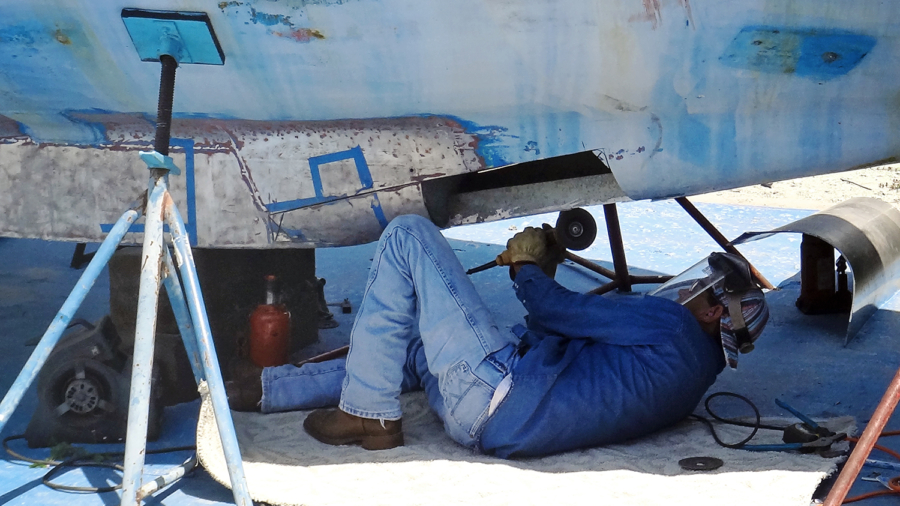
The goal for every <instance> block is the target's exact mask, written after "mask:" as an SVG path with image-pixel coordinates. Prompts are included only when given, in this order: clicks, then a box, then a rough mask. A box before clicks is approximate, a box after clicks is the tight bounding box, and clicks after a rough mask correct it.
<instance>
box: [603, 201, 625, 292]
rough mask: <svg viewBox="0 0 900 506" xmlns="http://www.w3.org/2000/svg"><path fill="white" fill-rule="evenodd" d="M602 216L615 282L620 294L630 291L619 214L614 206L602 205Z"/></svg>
mask: <svg viewBox="0 0 900 506" xmlns="http://www.w3.org/2000/svg"><path fill="white" fill-rule="evenodd" d="M603 216H604V218H606V233H607V234H608V235H609V249H610V250H611V251H612V257H613V268H615V270H616V276H615V278H614V279H615V280H616V281H618V282H619V285H618V288H619V291H620V292H630V291H631V280H630V279H629V277H628V263H627V262H626V260H625V244H624V243H623V242H622V229H621V228H620V227H619V212H618V211H617V210H616V205H615V204H603Z"/></svg>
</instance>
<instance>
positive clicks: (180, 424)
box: [0, 201, 900, 506]
mask: <svg viewBox="0 0 900 506" xmlns="http://www.w3.org/2000/svg"><path fill="white" fill-rule="evenodd" d="M698 208H700V210H701V211H702V212H703V213H704V214H706V216H707V217H708V218H709V219H710V220H711V221H712V222H713V223H714V224H716V225H717V226H718V227H719V228H720V230H721V231H722V232H723V233H724V234H725V235H726V236H727V237H732V238H733V237H736V236H737V235H739V234H740V233H742V232H744V231H751V230H767V229H770V228H774V227H777V226H780V225H783V224H786V223H788V222H791V221H793V220H796V219H798V218H800V217H803V216H806V215H808V214H810V211H802V210H784V209H767V208H755V207H741V206H724V205H712V204H707V205H703V204H699V205H698ZM591 211H592V213H593V214H594V215H595V216H596V217H597V219H598V225H599V227H600V234H599V237H598V240H597V242H596V243H595V244H594V246H592V247H591V248H590V249H588V250H585V251H582V252H580V253H579V254H580V255H581V256H584V257H587V258H592V259H597V260H599V261H600V263H601V265H604V266H606V267H609V268H611V264H610V263H609V259H610V254H609V245H608V243H607V241H606V237H605V233H604V231H605V225H604V223H603V218H602V215H603V214H602V210H601V208H591ZM619 217H620V220H621V225H622V232H623V235H624V240H625V245H626V256H627V258H628V263H629V264H630V265H631V266H633V268H634V272H635V273H668V274H673V273H677V272H679V271H681V270H683V269H684V268H686V267H688V266H690V265H692V264H693V263H695V262H696V261H697V260H699V259H700V258H702V257H703V256H705V255H706V254H707V253H709V252H710V251H714V250H717V247H716V245H715V244H714V243H713V242H712V240H711V239H709V238H708V237H707V236H706V234H705V233H704V232H703V231H702V230H700V228H699V227H698V226H697V225H696V224H694V222H693V221H691V219H690V218H689V217H688V216H687V215H686V214H685V213H684V212H683V211H682V210H681V208H680V207H679V206H678V205H677V204H675V203H674V202H668V201H666V202H655V203H632V204H623V205H620V206H619ZM555 220H556V216H555V214H549V215H542V216H535V217H530V218H527V219H517V220H508V221H503V222H497V223H491V224H482V225H476V226H467V227H459V228H456V229H452V230H449V231H447V232H446V235H447V237H448V238H450V239H451V243H452V245H453V247H454V249H456V251H457V253H458V255H459V258H460V260H461V261H462V263H463V265H465V266H466V267H474V266H477V265H481V264H483V263H485V262H487V261H489V260H492V259H493V258H494V256H496V255H497V254H498V253H499V252H500V251H501V250H502V249H503V246H502V245H504V244H505V243H506V240H507V239H508V238H509V237H511V236H512V235H513V234H514V233H515V231H516V230H521V229H522V228H524V227H525V226H529V225H535V226H539V225H540V224H541V223H543V222H547V223H551V224H553V223H554V222H555ZM799 244H800V238H799V236H792V235H790V234H783V235H780V236H775V237H773V238H769V239H765V240H762V241H759V242H756V243H751V244H748V245H745V246H742V247H741V250H742V251H743V252H744V254H745V255H746V256H747V257H748V258H749V259H750V260H751V262H753V263H754V265H755V266H756V267H757V268H758V269H759V270H760V271H762V273H763V274H764V275H765V276H766V277H767V278H768V279H769V280H770V281H772V282H773V283H774V284H776V285H780V287H781V290H779V291H777V292H771V293H769V294H768V295H767V299H768V301H769V303H770V306H771V310H772V319H771V320H770V321H771V323H770V324H769V327H768V329H767V331H766V332H765V333H764V334H763V336H762V338H761V340H760V341H759V342H758V343H757V348H756V351H754V352H753V353H752V354H750V355H746V356H744V357H742V359H741V365H740V368H739V369H738V370H737V371H724V372H723V373H722V374H721V375H720V378H719V380H718V382H717V383H716V384H715V385H714V386H713V387H712V389H711V390H710V392H715V391H731V392H736V393H740V394H742V395H745V396H747V397H749V398H750V399H751V400H753V402H754V403H756V405H757V406H758V407H759V409H760V411H761V412H762V413H763V415H773V416H789V413H787V412H785V411H783V410H781V409H779V408H778V407H777V406H776V405H775V403H774V399H775V398H779V399H781V400H783V401H786V402H787V403H788V404H790V405H792V406H793V407H795V408H796V409H798V410H800V411H802V412H804V413H806V414H808V415H809V416H812V417H813V418H817V417H831V416H838V415H853V416H855V417H856V418H857V420H858V422H859V424H860V427H863V426H864V424H865V422H866V421H867V420H868V418H869V416H871V414H872V412H873V411H874V409H875V406H876V405H877V403H878V401H879V399H880V398H881V396H882V394H883V392H884V389H885V388H886V386H887V385H888V383H889V382H890V380H891V378H892V377H893V375H894V373H895V372H896V370H897V368H898V366H900V347H898V346H897V343H896V338H895V336H897V335H900V296H898V297H895V298H894V299H892V300H891V301H889V302H888V303H887V304H886V305H885V307H884V308H882V309H881V310H880V311H879V312H878V313H876V315H875V316H874V317H873V318H872V319H871V320H870V321H869V323H868V324H867V325H866V326H865V327H864V328H863V330H862V331H861V333H860V334H859V336H858V337H857V338H856V339H855V340H854V341H852V342H851V343H850V344H849V345H848V346H846V347H844V346H843V339H844V330H845V329H846V323H847V321H846V317H845V316H817V317H808V316H804V315H802V314H800V313H799V312H798V311H797V310H796V309H795V308H794V305H793V304H794V300H796V298H797V295H798V293H799V282H798V280H797V276H796V274H797V272H798V270H799ZM73 249H74V246H73V245H72V244H67V243H48V242H42V241H32V240H13V239H0V356H2V357H3V358H4V362H3V367H2V368H0V391H2V392H5V391H6V390H7V389H8V388H9V386H10V385H11V383H12V382H13V380H14V379H15V377H16V375H17V374H18V372H19V370H20V368H21V366H22V364H24V362H25V360H26V359H27V358H28V356H29V354H30V353H31V351H32V350H33V346H25V345H24V344H23V343H25V342H27V341H28V340H31V339H33V338H34V337H35V336H40V335H41V334H42V333H43V332H44V330H46V327H47V325H48V324H49V322H50V320H51V319H52V318H53V316H54V315H55V313H56V311H57V310H58V309H59V307H60V306H61V305H62V303H63V301H64V299H65V297H66V296H67V295H68V292H69V290H70V289H71V288H72V286H74V284H75V282H76V280H77V279H78V277H79V276H80V274H81V271H75V270H72V269H70V268H69V267H68V265H69V261H70V259H71V255H72V252H73ZM89 249H90V248H89ZM373 250H374V245H373V244H369V245H362V246H354V247H349V248H340V249H329V250H319V251H318V252H317V255H316V261H317V273H318V275H319V276H320V277H324V278H326V279H327V280H328V283H327V285H326V287H325V290H326V298H327V299H328V300H329V301H332V300H334V301H339V300H342V299H344V298H348V299H350V301H351V303H352V305H353V308H354V311H353V313H354V314H349V315H345V314H341V313H340V312H337V311H336V312H335V317H336V319H337V320H338V321H339V322H340V323H341V326H340V327H338V328H336V329H330V330H327V331H322V332H321V333H320V342H319V343H317V344H315V345H313V346H310V347H309V348H308V349H305V350H303V354H304V355H313V354H316V353H319V352H321V351H324V350H327V349H331V348H334V347H337V346H340V345H341V344H344V343H345V342H346V341H347V338H348V334H349V331H350V326H351V325H352V321H353V318H354V316H355V310H356V308H358V307H359V303H360V300H361V297H362V289H363V287H364V283H365V278H366V275H367V270H368V263H369V259H370V258H371V255H372V252H373ZM557 279H559V280H560V282H562V283H563V284H564V285H566V286H568V287H570V288H572V289H576V290H588V289H591V288H594V287H595V286H597V285H598V284H602V283H605V282H606V281H607V280H605V279H603V278H601V277H599V276H597V275H595V274H593V273H590V272H587V271H585V270H584V269H582V268H580V267H577V266H574V265H563V266H561V267H560V268H559V271H558V275H557ZM473 281H474V282H475V284H476V286H478V288H479V291H480V292H481V293H482V295H483V297H484V299H485V301H486V302H487V304H488V305H489V306H490V308H491V309H492V311H493V312H494V314H495V315H496V316H497V321H498V324H500V325H501V326H511V325H513V324H514V323H517V322H518V321H520V319H521V316H522V315H523V314H524V310H523V309H522V307H521V305H520V304H519V303H518V301H517V300H516V299H515V297H514V295H513V293H512V290H511V289H510V285H511V282H510V281H509V278H508V276H507V273H506V271H505V269H500V268H498V269H492V270H489V271H485V272H482V273H478V274H474V275H473ZM646 288H648V287H637V288H636V289H639V290H644V289H646ZM616 296H624V295H616ZM108 297H109V287H108V279H107V277H106V276H105V275H104V276H103V277H101V279H100V280H98V282H97V284H96V286H95V287H94V289H93V290H92V292H91V294H90V295H89V296H88V299H87V300H86V301H85V303H84V305H83V306H82V308H81V310H80V311H79V313H78V314H77V316H78V317H81V318H85V319H87V320H90V321H95V320H97V319H99V318H100V317H101V316H103V315H104V314H105V313H106V312H107V311H108ZM34 407H35V396H34V387H32V391H31V392H30V393H29V395H26V397H25V399H24V400H23V402H22V403H21V404H20V406H19V408H18V409H17V411H16V413H15V415H14V416H13V418H12V419H11V420H10V422H9V423H8V425H7V427H6V428H5V430H4V431H3V432H2V434H0V436H2V437H6V436H8V435H12V434H18V433H21V432H23V431H24V428H25V426H26V425H27V423H28V419H29V418H30V416H31V413H32V411H33V410H34ZM197 409H198V404H197V402H193V403H186V404H181V405H178V406H173V407H170V408H167V409H166V412H165V418H164V428H163V435H162V437H161V438H160V441H158V442H156V443H153V444H151V446H150V448H162V447H170V446H181V445H190V444H193V439H194V434H193V430H194V425H195V422H196V413H197ZM700 409H702V408H700ZM722 409H724V410H725V412H726V414H732V415H739V414H748V413H747V412H745V411H742V410H741V409H740V407H739V406H723V407H722ZM898 419H900V417H894V419H893V420H892V421H891V423H890V424H889V428H893V429H897V428H900V422H898V421H897V420H898ZM887 443H888V445H889V446H892V447H894V448H895V449H896V448H898V447H900V442H898V443H891V442H890V441H889V440H888V441H887ZM13 447H14V448H15V449H16V450H17V451H20V452H22V453H26V454H27V455H29V456H32V457H35V458H42V457H45V456H47V452H46V451H40V450H29V449H27V448H26V447H25V445H24V444H23V443H22V442H21V441H16V442H13ZM91 450H94V451H116V450H118V451H121V447H116V446H112V445H110V446H104V447H96V446H95V447H91ZM189 455H190V452H179V453H174V454H166V455H150V456H148V458H147V462H148V474H152V473H159V472H161V471H162V470H164V469H168V468H169V467H171V466H172V465H175V464H178V463H180V462H182V461H183V460H185V459H186V458H187V457H188V456H189ZM873 457H876V458H880V459H883V460H887V459H888V457H887V456H884V455H875V454H873ZM870 471H871V470H869V469H864V474H867V473H869V472H870ZM45 472H46V469H35V468H31V467H30V466H29V464H27V463H22V462H20V461H17V460H15V459H12V458H11V457H9V456H5V455H4V456H3V457H0V504H10V505H19V504H21V505H26V504H27V505H34V504H45V505H56V504H60V505H62V504H66V505H71V506H76V505H79V506H80V505H101V504H102V505H107V504H110V505H111V504H118V503H119V500H118V496H117V495H116V494H115V493H104V494H72V493H64V492H58V491H53V490H51V489H49V488H47V487H46V486H44V485H42V484H41V477H42V476H43V474H44V473H45ZM896 474H900V473H896ZM889 476H893V474H889ZM118 479H119V477H118V475H117V474H116V473H113V472H111V471H107V470H88V471H84V470H73V471H70V472H69V473H67V474H65V475H64V476H62V477H60V478H58V479H57V481H58V482H60V483H65V484H70V485H79V486H105V485H107V484H109V483H114V482H117V481H118ZM868 490H877V486H876V485H871V484H869V483H860V484H858V485H856V486H855V487H854V489H853V490H852V491H851V495H854V494H857V493H861V492H862V491H868ZM298 493H302V491H298ZM361 497H364V495H361ZM231 501H232V496H231V493H230V491H228V490H227V489H225V488H224V487H222V486H220V485H219V484H217V483H215V482H213V481H212V480H211V479H210V478H209V477H208V475H206V473H205V472H203V471H202V470H201V471H198V472H196V473H194V474H193V475H192V476H190V477H188V478H186V479H184V480H182V481H181V482H179V483H178V484H176V485H175V486H173V487H170V489H168V490H166V491H163V492H162V493H160V494H158V495H157V496H155V497H153V498H151V499H149V500H148V501H146V503H147V504H161V505H166V504H168V505H175V504H178V505H210V504H230V503H231ZM863 504H871V505H875V506H881V505H887V504H895V500H894V499H890V498H884V499H876V500H872V501H867V502H866V503H863Z"/></svg>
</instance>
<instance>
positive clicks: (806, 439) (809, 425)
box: [741, 399, 847, 453]
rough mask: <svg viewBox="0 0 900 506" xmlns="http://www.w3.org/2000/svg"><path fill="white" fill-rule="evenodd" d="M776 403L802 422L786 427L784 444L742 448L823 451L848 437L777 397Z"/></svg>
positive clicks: (744, 448) (807, 451) (783, 437)
mask: <svg viewBox="0 0 900 506" xmlns="http://www.w3.org/2000/svg"><path fill="white" fill-rule="evenodd" d="M775 404H777V405H778V406H779V407H780V408H783V409H786V410H787V411H789V412H790V413H791V414H793V415H794V416H796V417H797V418H799V419H800V421H801V423H795V424H793V425H790V426H788V427H785V429H784V435H783V436H782V437H781V440H782V441H784V443H782V444H768V445H744V446H742V447H741V449H743V450H749V451H759V452H765V451H789V450H797V451H799V452H801V453H813V452H816V453H823V452H826V451H828V450H830V449H831V445H832V444H834V443H837V442H838V441H843V440H844V439H846V438H847V434H845V433H843V432H839V433H835V432H833V431H831V430H828V429H827V428H826V427H823V426H821V425H819V424H817V423H816V422H814V421H813V420H812V419H811V418H809V417H808V416H806V415H804V414H803V413H800V412H799V411H797V410H796V409H794V408H792V407H791V406H789V405H788V404H787V403H786V402H783V401H780V400H778V399H775Z"/></svg>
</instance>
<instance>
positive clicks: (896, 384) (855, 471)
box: [825, 370, 900, 506]
mask: <svg viewBox="0 0 900 506" xmlns="http://www.w3.org/2000/svg"><path fill="white" fill-rule="evenodd" d="M898 402H900V370H897V374H895V375H894V379H893V380H891V384H890V385H888V388H887V390H885V392H884V396H882V398H881V402H879V403H878V407H877V408H875V413H874V414H873V415H872V418H871V419H870V420H869V423H868V425H866V430H864V431H863V433H862V436H860V438H859V442H858V443H857V444H856V448H854V449H853V453H851V454H850V458H848V459H847V463H846V464H844V468H843V469H842V470H841V474H839V475H838V478H837V481H835V482H834V486H833V487H831V491H830V492H828V497H826V498H825V506H840V505H841V503H843V502H844V499H845V498H846V497H847V492H849V491H850V487H852V486H853V481H854V480H856V476H857V475H859V471H860V470H861V469H862V466H863V464H865V463H866V459H867V458H868V457H869V454H870V453H872V448H873V447H874V446H875V443H876V442H877V441H878V437H879V436H880V435H881V431H882V430H884V426H885V425H887V422H888V420H889V419H890V418H891V414H893V412H894V409H895V408H896V407H897V403H898Z"/></svg>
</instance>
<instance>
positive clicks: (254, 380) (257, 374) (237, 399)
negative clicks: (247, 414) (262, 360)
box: [225, 360, 262, 411]
mask: <svg viewBox="0 0 900 506" xmlns="http://www.w3.org/2000/svg"><path fill="white" fill-rule="evenodd" d="M230 369H231V374H230V376H231V380H230V381H226V382H225V394H226V395H227V396H228V405H229V406H230V407H231V409H233V410H235V411H259V402H260V401H261V400H262V367H259V366H258V365H256V364H254V363H252V362H250V361H243V360H242V361H238V362H235V363H233V364H231V367H230Z"/></svg>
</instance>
